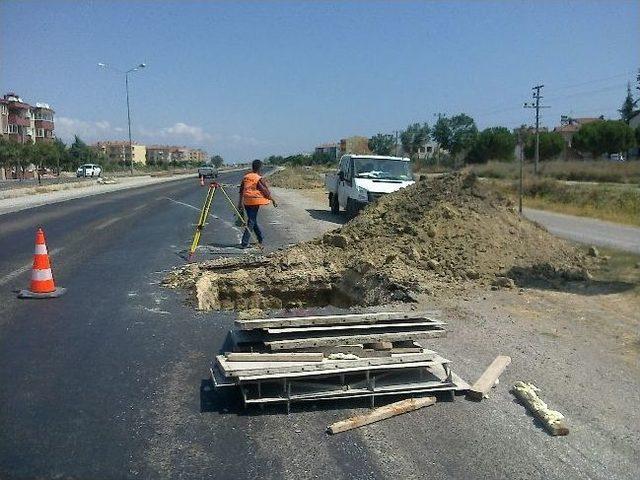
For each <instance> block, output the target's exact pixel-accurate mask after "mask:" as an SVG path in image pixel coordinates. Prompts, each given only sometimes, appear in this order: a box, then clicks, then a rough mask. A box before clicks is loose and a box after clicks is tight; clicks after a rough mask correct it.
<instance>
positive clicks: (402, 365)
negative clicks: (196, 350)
mask: <svg viewBox="0 0 640 480" xmlns="http://www.w3.org/2000/svg"><path fill="white" fill-rule="evenodd" d="M343 363H345V366H344V367H343V368H334V369H328V370H313V371H308V370H306V371H304V372H294V373H269V374H264V375H246V376H245V375H238V376H237V377H236V378H237V380H238V381H239V382H252V381H256V380H281V379H283V378H303V377H309V378H315V377H323V376H331V375H340V374H342V373H353V372H366V371H367V370H369V371H372V372H373V371H379V370H385V371H386V370H397V369H403V368H422V367H425V368H432V367H434V366H439V365H442V363H450V362H449V360H446V359H444V358H441V357H440V358H436V359H434V360H432V361H424V362H412V363H394V364H386V365H385V364H383V365H369V366H362V367H354V366H351V365H350V364H349V362H348V361H345V362H343Z"/></svg>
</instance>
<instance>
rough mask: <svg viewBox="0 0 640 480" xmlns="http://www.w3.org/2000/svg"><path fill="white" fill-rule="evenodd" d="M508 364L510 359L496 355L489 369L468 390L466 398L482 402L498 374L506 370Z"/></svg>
mask: <svg viewBox="0 0 640 480" xmlns="http://www.w3.org/2000/svg"><path fill="white" fill-rule="evenodd" d="M510 363H511V357H507V356H505V355H498V356H497V357H496V359H495V360H494V361H493V362H491V365H489V368H487V369H486V370H485V371H484V373H483V374H482V375H481V376H480V378H479V379H478V380H477V381H476V383H474V384H473V386H472V387H471V388H470V389H469V393H468V394H467V396H468V397H469V398H470V399H471V400H477V401H480V400H482V398H483V397H484V396H485V395H486V394H487V393H489V391H490V390H491V388H492V387H493V385H494V384H495V383H496V380H497V379H498V377H499V376H500V374H502V372H504V369H505V368H507V365H509V364H510Z"/></svg>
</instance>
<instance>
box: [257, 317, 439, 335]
mask: <svg viewBox="0 0 640 480" xmlns="http://www.w3.org/2000/svg"><path fill="white" fill-rule="evenodd" d="M445 325H446V323H444V322H436V321H431V320H422V321H416V322H392V323H387V322H384V323H383V322H381V323H373V324H369V323H367V324H349V325H322V326H304V327H268V328H266V331H267V332H268V333H301V332H304V333H306V332H324V331H329V332H331V331H336V330H369V329H372V328H380V329H382V328H385V327H389V328H399V327H432V326H438V327H443V326H445Z"/></svg>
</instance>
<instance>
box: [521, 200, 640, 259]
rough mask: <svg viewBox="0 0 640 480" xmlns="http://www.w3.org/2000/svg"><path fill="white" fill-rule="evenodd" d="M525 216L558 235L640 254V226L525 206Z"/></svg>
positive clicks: (588, 243) (575, 240)
mask: <svg viewBox="0 0 640 480" xmlns="http://www.w3.org/2000/svg"><path fill="white" fill-rule="evenodd" d="M524 215H525V217H527V218H528V219H529V220H533V221H536V222H538V223H540V224H541V225H544V227H545V228H546V229H547V230H549V231H550V232H551V233H553V234H554V235H557V236H559V237H562V238H566V239H568V240H573V241H574V242H580V243H585V244H587V245H598V246H601V247H610V248H615V249H618V250H624V251H627V252H631V253H636V254H638V255H640V228H638V227H631V226H627V225H620V224H618V223H612V222H605V221H603V220H598V219H595V218H588V217H576V216H573V215H564V214H562V213H555V212H549V211H546V210H534V209H532V208H525V209H524Z"/></svg>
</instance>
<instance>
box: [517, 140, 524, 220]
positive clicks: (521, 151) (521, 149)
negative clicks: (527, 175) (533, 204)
mask: <svg viewBox="0 0 640 480" xmlns="http://www.w3.org/2000/svg"><path fill="white" fill-rule="evenodd" d="M518 159H519V160H520V185H519V188H518V212H519V213H520V215H522V173H523V167H522V164H523V163H524V144H523V142H522V129H520V130H518Z"/></svg>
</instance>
